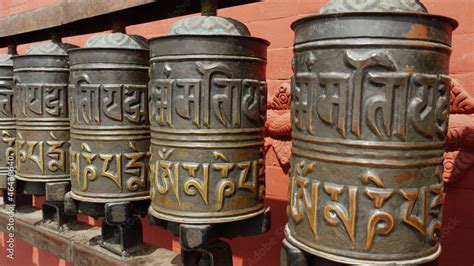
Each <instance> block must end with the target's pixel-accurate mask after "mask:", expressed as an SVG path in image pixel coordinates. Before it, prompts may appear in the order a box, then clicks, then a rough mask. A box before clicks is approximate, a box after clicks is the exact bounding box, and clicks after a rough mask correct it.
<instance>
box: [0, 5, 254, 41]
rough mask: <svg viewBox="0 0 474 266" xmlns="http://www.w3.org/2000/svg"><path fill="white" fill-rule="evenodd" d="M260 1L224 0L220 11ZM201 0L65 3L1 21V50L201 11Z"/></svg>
mask: <svg viewBox="0 0 474 266" xmlns="http://www.w3.org/2000/svg"><path fill="white" fill-rule="evenodd" d="M258 1H259V0H221V1H219V8H225V7H230V6H236V5H242V4H248V3H252V2H258ZM200 9H201V6H200V1H197V0H113V1H110V0H64V1H61V2H60V3H57V4H52V5H49V6H45V7H43V8H38V9H34V10H32V11H28V12H24V13H18V14H14V15H11V16H7V17H3V18H0V47H6V46H8V45H18V44H24V43H31V42H37V41H44V40H49V39H51V35H52V34H59V35H61V36H63V37H69V36H75V35H81V34H88V33H94V32H101V31H106V30H110V29H111V28H112V25H113V23H114V21H116V22H117V21H119V22H120V24H121V25H124V26H128V25H136V24H141V23H146V22H151V21H156V20H160V19H166V18H171V17H177V16H183V15H187V14H192V13H197V12H200Z"/></svg>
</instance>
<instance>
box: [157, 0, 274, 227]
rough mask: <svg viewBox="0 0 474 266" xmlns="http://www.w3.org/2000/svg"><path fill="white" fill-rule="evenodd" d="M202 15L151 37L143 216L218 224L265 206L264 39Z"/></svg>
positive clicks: (230, 22) (241, 27) (259, 211)
mask: <svg viewBox="0 0 474 266" xmlns="http://www.w3.org/2000/svg"><path fill="white" fill-rule="evenodd" d="M209 12H210V13H209ZM209 12H208V13H209V14H208V13H205V15H207V16H200V17H193V18H188V19H185V20H181V21H179V22H177V23H176V24H174V25H173V26H172V27H171V29H170V31H169V34H168V35H167V36H164V37H158V38H154V39H151V40H150V50H151V60H150V79H151V81H150V87H149V91H150V105H149V108H150V122H151V154H152V157H151V159H150V171H151V173H150V175H151V178H150V183H151V193H150V195H151V200H152V205H151V207H150V209H149V214H151V215H153V216H154V217H156V218H158V219H163V220H166V221H172V222H178V223H201V224H202V223H204V224H210V223H211V224H213V223H224V222H232V221H238V220H244V219H248V218H252V217H255V216H257V215H259V214H262V213H263V212H264V211H265V206H264V204H263V200H264V168H265V164H264V147H263V142H264V138H263V133H264V122H265V119H266V90H267V88H266V82H265V80H266V78H265V66H266V54H267V46H268V44H269V43H268V42H267V41H265V40H262V39H258V38H254V37H250V33H249V31H248V29H247V28H246V27H245V26H244V25H243V24H242V23H240V22H237V21H235V20H232V19H227V18H222V17H217V16H208V15H213V14H215V8H214V9H213V8H211V10H210V11H209Z"/></svg>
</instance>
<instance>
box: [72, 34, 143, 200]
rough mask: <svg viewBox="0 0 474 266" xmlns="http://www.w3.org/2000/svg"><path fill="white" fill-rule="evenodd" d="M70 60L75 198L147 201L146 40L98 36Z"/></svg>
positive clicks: (91, 39) (120, 35)
mask: <svg viewBox="0 0 474 266" xmlns="http://www.w3.org/2000/svg"><path fill="white" fill-rule="evenodd" d="M69 56H70V61H71V79H70V89H69V91H70V104H71V108H70V110H71V114H70V117H71V187H72V189H71V191H72V193H71V196H72V198H73V199H75V200H78V201H81V202H88V203H107V202H118V201H138V200H146V199H148V198H149V189H148V188H149V186H148V179H147V178H148V175H147V174H148V169H147V164H148V158H149V147H150V126H149V122H148V102H147V99H148V87H147V84H148V81H149V79H148V62H149V51H148V46H147V44H146V40H145V39H143V38H141V37H138V36H132V35H127V34H123V33H119V32H115V33H107V34H98V35H95V36H93V37H92V38H90V39H89V40H88V41H87V43H86V45H85V47H84V48H80V49H73V50H71V51H70V52H69Z"/></svg>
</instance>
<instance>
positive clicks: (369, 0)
mask: <svg viewBox="0 0 474 266" xmlns="http://www.w3.org/2000/svg"><path fill="white" fill-rule="evenodd" d="M344 12H412V13H413V12H414V13H427V12H428V11H427V9H426V7H425V6H423V4H422V3H420V1H419V0H383V1H381V0H332V1H331V2H330V3H329V4H327V5H326V6H324V7H323V8H322V9H321V10H320V13H321V14H332V13H344Z"/></svg>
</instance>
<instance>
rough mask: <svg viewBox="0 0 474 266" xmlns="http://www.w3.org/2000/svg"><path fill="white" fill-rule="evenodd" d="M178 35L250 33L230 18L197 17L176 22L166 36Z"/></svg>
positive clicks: (246, 34)
mask: <svg viewBox="0 0 474 266" xmlns="http://www.w3.org/2000/svg"><path fill="white" fill-rule="evenodd" d="M180 34H197V35H214V34H219V35H243V36H250V31H249V29H248V28H247V26H245V25H244V24H243V23H241V22H239V21H237V20H234V19H231V18H223V17H216V16H208V17H206V16H199V17H191V18H187V19H183V20H180V21H178V22H176V23H175V24H173V26H171V28H170V30H169V32H168V35H180Z"/></svg>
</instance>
